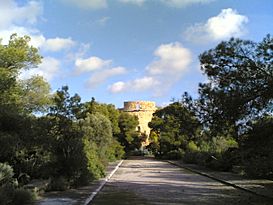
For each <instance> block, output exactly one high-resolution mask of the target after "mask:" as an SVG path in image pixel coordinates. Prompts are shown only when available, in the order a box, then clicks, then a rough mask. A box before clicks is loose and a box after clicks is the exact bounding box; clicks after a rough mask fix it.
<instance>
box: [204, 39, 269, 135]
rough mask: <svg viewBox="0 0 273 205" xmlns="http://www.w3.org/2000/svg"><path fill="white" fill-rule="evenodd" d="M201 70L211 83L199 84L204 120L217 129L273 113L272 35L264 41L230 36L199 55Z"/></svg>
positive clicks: (230, 126)
mask: <svg viewBox="0 0 273 205" xmlns="http://www.w3.org/2000/svg"><path fill="white" fill-rule="evenodd" d="M200 62H201V69H202V70H203V72H204V73H205V74H206V75H207V77H208V79H209V82H208V83H204V84H201V85H200V88H199V93H200V99H199V104H200V106H201V107H202V111H203V119H204V121H206V122H208V124H209V125H210V126H211V127H214V130H217V129H218V130H223V131H224V132H225V131H227V130H228V129H230V128H232V127H233V128H232V130H233V135H234V137H235V138H236V137H237V133H238V131H237V129H238V125H240V124H241V123H245V122H246V121H248V120H249V119H251V118H253V117H255V116H257V115H259V114H261V112H268V111H269V112H270V109H271V112H272V99H273V92H272V90H273V38H272V37H271V36H270V35H267V36H266V37H265V38H264V39H263V40H262V41H261V42H259V43H255V42H252V41H247V40H240V39H234V38H232V39H230V40H229V41H226V42H222V43H220V44H219V45H217V46H216V47H215V48H214V49H211V50H209V51H206V52H204V53H203V54H201V55H200Z"/></svg>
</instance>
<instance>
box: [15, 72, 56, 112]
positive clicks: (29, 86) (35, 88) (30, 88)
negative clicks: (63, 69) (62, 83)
mask: <svg viewBox="0 0 273 205" xmlns="http://www.w3.org/2000/svg"><path fill="white" fill-rule="evenodd" d="M19 85H20V87H21V88H22V91H21V93H22V94H21V96H22V98H21V99H22V103H23V105H24V109H25V110H26V111H27V112H29V113H33V112H46V111H47V110H48V107H49V105H50V104H51V103H52V101H51V100H52V99H51V96H50V85H49V83H48V82H46V81H45V80H44V78H43V77H42V76H32V77H31V78H29V79H26V80H21V81H20V82H19Z"/></svg>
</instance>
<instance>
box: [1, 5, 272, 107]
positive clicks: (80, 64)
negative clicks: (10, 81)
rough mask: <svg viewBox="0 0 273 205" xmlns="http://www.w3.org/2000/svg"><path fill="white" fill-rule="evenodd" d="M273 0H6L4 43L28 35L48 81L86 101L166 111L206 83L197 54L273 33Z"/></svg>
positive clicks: (38, 70) (34, 71) (26, 75)
mask: <svg viewBox="0 0 273 205" xmlns="http://www.w3.org/2000/svg"><path fill="white" fill-rule="evenodd" d="M272 11H273V1H272V0H240V1H238V0H44V1H42V0H40V1H35V0H33V1H26V0H0V14H1V19H0V37H1V38H2V39H3V41H2V42H3V43H6V42H7V40H8V38H9V36H10V34H12V33H15V32H16V33H18V34H19V35H29V36H31V37H32V41H31V44H32V45H34V46H36V47H39V49H40V53H41V55H42V56H43V57H44V58H43V62H42V64H41V65H40V66H39V67H38V68H35V69H32V70H28V71H24V72H23V73H22V74H21V78H29V77H30V76H31V75H36V74H39V75H42V76H44V78H45V79H47V80H48V81H49V82H50V84H51V87H52V90H53V91H54V90H56V89H58V88H60V87H61V86H62V85H68V86H69V88H70V92H71V94H74V93H78V94H79V95H80V96H81V97H82V100H83V101H88V100H90V99H91V97H95V98H96V100H97V101H99V102H104V103H112V104H115V105H116V106H117V107H122V105H123V101H128V100H152V101H155V102H156V103H157V105H159V106H162V105H165V104H167V103H168V102H170V100H171V99H172V98H180V96H181V95H182V93H184V92H185V91H188V92H189V93H190V94H191V95H193V96H194V97H196V96H197V89H198V83H199V82H204V81H205V80H206V79H205V77H204V76H203V75H202V73H201V71H200V66H199V61H198V55H199V54H200V53H202V52H203V51H205V50H208V49H210V48H213V47H214V46H215V45H217V44H218V43H219V42H221V41H223V40H228V39H229V38H230V37H239V38H243V39H250V40H254V41H260V40H261V39H262V38H263V37H264V36H265V35H266V34H268V33H270V34H273V12H272Z"/></svg>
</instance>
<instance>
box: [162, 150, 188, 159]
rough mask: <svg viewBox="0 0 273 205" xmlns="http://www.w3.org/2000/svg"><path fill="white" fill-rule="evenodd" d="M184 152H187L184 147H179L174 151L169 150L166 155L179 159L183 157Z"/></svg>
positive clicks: (168, 157) (169, 157)
mask: <svg viewBox="0 0 273 205" xmlns="http://www.w3.org/2000/svg"><path fill="white" fill-rule="evenodd" d="M184 154H185V152H184V151H183V150H182V149H178V150H172V151H170V152H168V153H167V154H166V156H165V157H166V158H167V159H174V160H177V159H182V157H183V156H184Z"/></svg>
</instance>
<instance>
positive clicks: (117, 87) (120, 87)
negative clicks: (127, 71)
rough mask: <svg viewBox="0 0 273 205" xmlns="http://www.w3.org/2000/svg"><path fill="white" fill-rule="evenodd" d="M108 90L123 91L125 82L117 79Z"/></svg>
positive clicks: (112, 91) (113, 91)
mask: <svg viewBox="0 0 273 205" xmlns="http://www.w3.org/2000/svg"><path fill="white" fill-rule="evenodd" d="M108 90H109V91H110V92H111V93H121V92H124V91H125V90H126V84H125V82H122V81H118V82H116V83H114V84H113V85H111V86H110V87H109V88H108Z"/></svg>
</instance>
